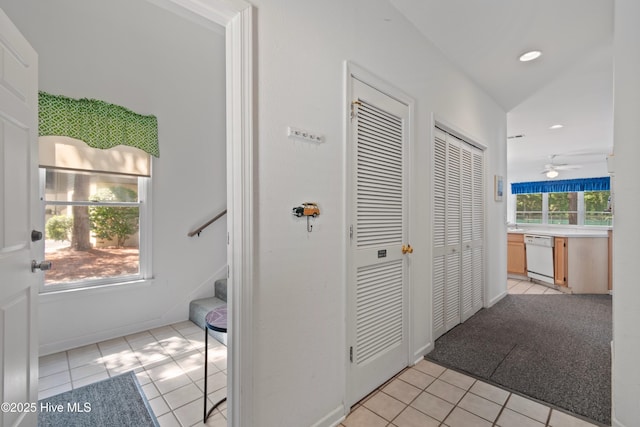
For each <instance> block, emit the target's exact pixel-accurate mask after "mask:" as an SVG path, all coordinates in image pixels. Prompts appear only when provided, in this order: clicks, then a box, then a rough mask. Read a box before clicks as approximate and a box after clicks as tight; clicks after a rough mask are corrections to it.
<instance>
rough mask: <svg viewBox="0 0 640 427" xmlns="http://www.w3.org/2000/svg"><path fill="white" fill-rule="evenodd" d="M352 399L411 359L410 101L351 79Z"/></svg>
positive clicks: (382, 381)
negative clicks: (408, 249) (409, 255)
mask: <svg viewBox="0 0 640 427" xmlns="http://www.w3.org/2000/svg"><path fill="white" fill-rule="evenodd" d="M351 84H352V99H353V100H352V118H351V131H352V132H351V149H352V151H351V162H350V171H351V183H352V184H351V197H350V201H349V203H350V212H351V215H350V220H351V238H350V248H349V250H350V256H349V260H350V261H349V282H348V287H349V305H348V307H349V322H350V323H349V334H350V349H349V350H350V378H349V390H350V392H349V398H350V404H352V403H355V402H357V401H358V400H359V399H360V398H362V397H364V396H365V395H367V394H368V393H370V392H371V391H373V390H374V389H375V388H376V387H378V386H379V385H380V384H382V383H384V382H385V381H386V380H388V379H389V378H391V377H392V376H393V375H395V374H396V373H397V372H399V371H400V370H402V369H403V368H404V367H405V366H407V364H408V334H407V310H408V290H407V289H408V280H407V269H408V266H407V264H408V260H407V257H408V255H407V249H406V247H405V248H404V250H403V244H404V245H408V242H407V238H408V230H407V213H408V212H407V187H408V182H407V178H406V177H407V167H406V159H407V150H408V132H407V128H408V126H409V115H410V108H409V106H408V105H407V104H405V103H403V102H400V101H398V100H397V99H395V98H392V97H391V96H388V95H386V94H385V93H382V92H381V91H379V90H377V89H374V88H373V87H371V86H369V85H367V84H365V83H362V82H361V81H359V80H357V79H355V78H352V80H351Z"/></svg>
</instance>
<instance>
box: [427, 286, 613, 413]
mask: <svg viewBox="0 0 640 427" xmlns="http://www.w3.org/2000/svg"><path fill="white" fill-rule="evenodd" d="M611 339H612V318H611V296H609V295H508V296H506V297H505V298H503V299H502V300H501V301H499V302H498V303H497V304H495V305H494V306H493V307H491V308H488V309H482V310H480V311H479V312H478V313H476V314H475V315H474V316H473V317H471V318H470V319H468V320H467V321H466V322H464V323H463V324H460V325H458V326H456V327H455V328H453V329H452V330H451V331H449V332H447V333H446V334H444V335H443V336H441V337H440V338H438V339H437V340H436V342H435V349H434V350H433V351H432V352H431V353H429V354H428V355H427V359H430V360H433V361H435V362H438V363H441V364H443V365H445V366H448V367H451V368H453V369H457V370H460V371H464V372H467V373H469V374H471V375H473V376H476V377H479V378H482V379H484V380H486V381H488V382H491V383H494V384H497V385H501V386H503V387H506V388H508V389H511V390H513V391H515V392H518V393H522V394H525V395H527V396H530V397H533V398H535V399H538V400H541V401H543V402H547V403H549V404H551V405H554V406H557V407H559V408H561V409H565V410H567V411H569V412H573V413H575V414H579V415H582V416H584V417H586V418H589V419H592V420H594V421H597V422H599V423H603V424H607V425H610V424H611Z"/></svg>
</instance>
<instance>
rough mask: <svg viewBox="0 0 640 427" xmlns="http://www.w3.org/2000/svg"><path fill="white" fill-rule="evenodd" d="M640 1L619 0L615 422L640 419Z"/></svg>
mask: <svg viewBox="0 0 640 427" xmlns="http://www.w3.org/2000/svg"><path fill="white" fill-rule="evenodd" d="M638 18H640V3H638V2H637V1H636V0H616V3H615V35H614V52H615V65H614V70H615V71H614V88H615V89H614V91H615V92H614V112H615V118H614V147H613V151H614V154H615V158H616V164H615V212H614V214H615V229H614V240H613V251H614V258H613V282H614V283H613V289H614V293H613V366H612V382H613V414H612V425H613V426H616V427H618V426H626V427H631V426H635V425H638V420H640V406H639V405H638V401H639V400H640V370H639V369H638V360H639V359H640V330H639V329H638V324H640V310H639V309H638V304H639V303H638V302H639V301H640V287H639V286H638V266H637V265H638V241H639V240H640V229H639V228H638V209H640V198H639V196H638V195H639V194H640V168H638V159H639V158H640V145H638V139H639V138H640V121H638V117H639V116H640V81H639V80H638V75H640V51H639V50H638V42H639V41H640V27H638V24H637V22H638Z"/></svg>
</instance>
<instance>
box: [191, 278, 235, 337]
mask: <svg viewBox="0 0 640 427" xmlns="http://www.w3.org/2000/svg"><path fill="white" fill-rule="evenodd" d="M226 303H227V279H218V280H216V282H215V284H214V296H213V297H211V298H202V299H197V300H193V301H191V303H189V320H191V321H192V322H193V323H195V324H196V325H198V326H200V327H201V328H202V329H204V318H205V316H206V315H207V313H208V312H210V311H211V310H213V309H214V308H216V307H219V306H221V305H225V304H226ZM209 334H210V335H211V336H212V337H214V338H215V339H216V340H218V341H220V342H221V343H222V344H224V345H227V334H226V333H221V332H216V331H211V330H210V331H209Z"/></svg>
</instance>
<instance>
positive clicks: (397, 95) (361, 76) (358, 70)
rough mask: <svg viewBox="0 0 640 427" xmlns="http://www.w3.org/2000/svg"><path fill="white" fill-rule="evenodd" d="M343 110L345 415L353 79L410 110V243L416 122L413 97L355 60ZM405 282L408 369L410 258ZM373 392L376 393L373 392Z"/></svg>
mask: <svg viewBox="0 0 640 427" xmlns="http://www.w3.org/2000/svg"><path fill="white" fill-rule="evenodd" d="M344 78H345V80H344V106H343V107H344V111H343V117H344V122H343V123H344V129H343V132H344V141H345V144H344V164H343V174H344V182H345V187H344V191H343V203H344V221H345V223H344V230H345V234H344V235H345V238H344V245H343V248H344V256H343V259H344V260H345V263H344V267H343V272H344V283H345V287H344V293H343V301H344V306H343V310H344V316H345V352H344V354H345V359H344V360H345V365H344V366H345V377H344V380H345V387H344V390H345V400H344V402H345V407H344V412H345V414H348V413H349V411H350V407H351V406H352V405H353V404H354V403H356V402H352V400H353V399H354V397H353V393H354V387H353V384H352V378H351V365H352V363H351V361H350V358H349V356H350V355H349V347H350V346H351V344H352V343H353V342H354V340H355V337H354V336H353V325H351V323H350V316H349V303H350V301H349V280H350V268H351V266H352V265H353V262H354V260H353V259H352V258H353V257H352V253H351V249H350V247H351V230H350V228H349V227H350V225H351V219H352V216H353V212H352V208H351V200H350V195H351V191H352V188H353V185H354V183H353V179H352V174H351V169H352V162H351V160H352V157H353V156H352V147H351V142H352V141H351V139H352V138H351V119H350V117H351V101H352V100H353V85H352V81H351V79H352V78H355V79H357V80H359V81H361V82H363V83H365V84H367V85H369V86H371V87H372V88H374V89H376V90H378V91H380V92H382V93H384V94H385V95H387V96H389V97H391V98H394V99H396V100H398V101H399V102H401V103H403V104H406V105H407V106H408V107H409V119H408V122H409V123H408V125H407V127H406V132H407V135H406V138H407V145H408V146H407V148H406V149H407V155H406V156H407V157H406V158H407V159H409V161H408V162H407V164H406V165H405V167H406V168H407V171H406V176H407V183H406V191H407V196H406V208H407V216H408V218H407V233H406V234H407V242H411V241H412V235H411V230H412V227H411V223H412V218H413V215H412V213H413V211H412V206H413V202H412V198H413V191H412V188H413V185H412V183H413V181H414V178H413V167H412V163H411V159H413V145H414V144H413V138H414V134H415V133H414V126H415V124H414V122H415V119H414V118H415V100H414V99H413V98H412V97H410V96H409V95H407V94H405V93H404V92H402V91H401V90H400V89H398V88H397V87H395V86H393V85H392V84H390V83H388V82H387V81H385V80H384V79H382V78H380V77H378V76H376V75H375V74H373V73H371V72H369V71H368V70H366V69H365V68H363V67H361V66H359V65H358V64H356V63H354V62H353V61H349V60H347V61H345V62H344ZM406 263H407V264H406V280H405V284H404V288H405V290H406V295H407V297H406V313H405V316H406V331H405V333H406V334H407V342H406V348H405V353H406V366H411V365H413V364H414V362H415V360H413V358H412V352H411V349H412V348H413V341H414V340H413V333H412V331H413V317H412V314H413V313H412V310H411V300H412V295H411V293H412V289H413V280H412V275H411V258H410V257H407V259H406ZM371 391H373V390H371Z"/></svg>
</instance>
